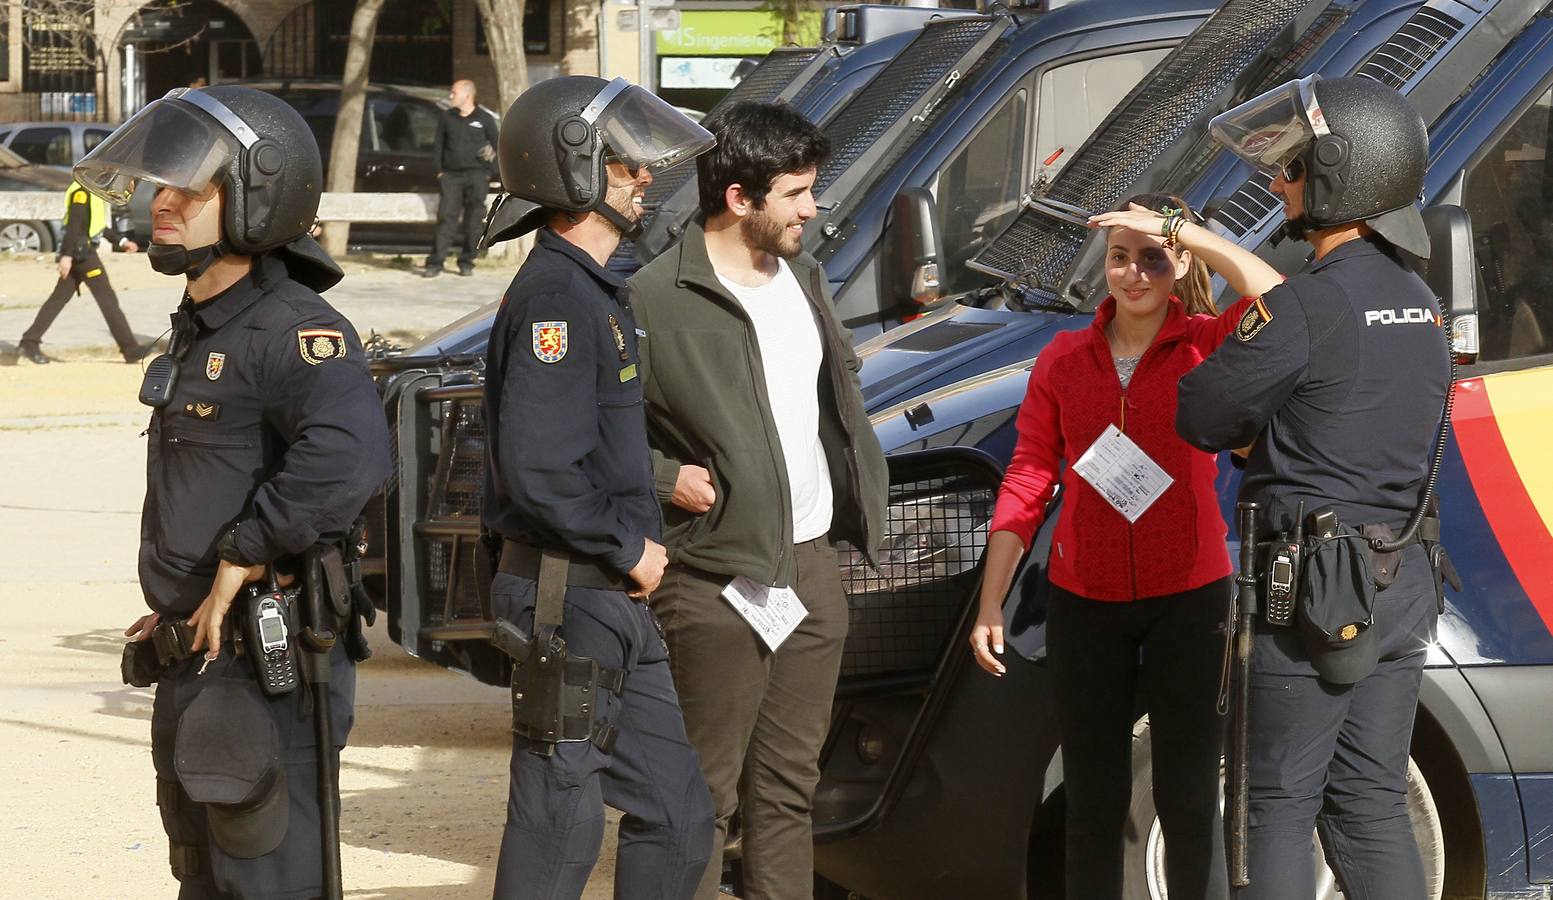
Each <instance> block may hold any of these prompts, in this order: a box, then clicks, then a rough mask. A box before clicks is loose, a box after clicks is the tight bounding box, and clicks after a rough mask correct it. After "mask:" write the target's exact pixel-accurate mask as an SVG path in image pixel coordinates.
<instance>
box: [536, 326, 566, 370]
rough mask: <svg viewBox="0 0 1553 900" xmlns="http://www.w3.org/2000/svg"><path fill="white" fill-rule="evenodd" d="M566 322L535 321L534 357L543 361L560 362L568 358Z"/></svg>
mask: <svg viewBox="0 0 1553 900" xmlns="http://www.w3.org/2000/svg"><path fill="white" fill-rule="evenodd" d="M566 347H567V341H566V323H565V322H535V323H534V358H535V359H537V360H539V361H540V362H542V363H558V362H560V361H561V360H562V359H565V358H566Z"/></svg>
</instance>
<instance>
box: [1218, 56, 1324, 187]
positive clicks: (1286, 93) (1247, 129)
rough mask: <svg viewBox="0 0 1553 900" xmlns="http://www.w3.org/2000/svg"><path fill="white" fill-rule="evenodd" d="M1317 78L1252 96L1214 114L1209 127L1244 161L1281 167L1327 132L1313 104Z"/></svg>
mask: <svg viewBox="0 0 1553 900" xmlns="http://www.w3.org/2000/svg"><path fill="white" fill-rule="evenodd" d="M1319 77H1320V76H1317V75H1307V76H1306V77H1304V78H1300V79H1296V80H1294V81H1290V82H1287V83H1285V84H1282V85H1279V86H1278V87H1275V88H1273V89H1272V90H1270V91H1268V92H1267V93H1265V94H1262V95H1261V96H1259V97H1253V98H1252V99H1250V100H1247V101H1246V102H1244V103H1242V104H1240V105H1239V106H1237V107H1235V108H1234V109H1231V110H1228V111H1226V112H1222V113H1220V114H1219V115H1217V116H1214V117H1213V121H1212V122H1210V123H1208V130H1209V132H1211V133H1212V134H1213V136H1214V137H1215V138H1216V139H1217V140H1218V141H1219V143H1221V144H1223V145H1224V146H1225V147H1227V148H1229V151H1230V152H1231V153H1233V154H1235V155H1236V156H1238V157H1240V158H1241V159H1243V160H1245V161H1246V162H1249V163H1251V164H1252V165H1255V166H1260V167H1261V168H1264V169H1270V170H1277V169H1282V168H1283V167H1284V166H1286V165H1288V164H1289V162H1290V161H1292V160H1293V159H1294V158H1295V157H1296V156H1299V154H1300V151H1301V150H1303V149H1305V146H1306V145H1307V144H1309V143H1310V142H1311V141H1313V140H1315V139H1316V138H1318V137H1320V136H1322V135H1324V134H1328V133H1329V132H1328V131H1327V126H1326V118H1325V117H1324V116H1323V115H1322V114H1321V106H1320V105H1319V104H1317V103H1316V90H1315V83H1316V81H1317V79H1318V78H1319Z"/></svg>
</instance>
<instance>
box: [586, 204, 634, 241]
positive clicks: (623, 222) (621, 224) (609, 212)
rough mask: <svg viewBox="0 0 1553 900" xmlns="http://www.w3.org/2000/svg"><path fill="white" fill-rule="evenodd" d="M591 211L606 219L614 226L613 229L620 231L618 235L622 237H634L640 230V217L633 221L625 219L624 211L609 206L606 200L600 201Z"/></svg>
mask: <svg viewBox="0 0 1553 900" xmlns="http://www.w3.org/2000/svg"><path fill="white" fill-rule="evenodd" d="M593 211H594V212H596V213H598V214H599V215H601V216H603V217H604V218H605V219H606V220H608V221H609V224H611V225H613V226H615V229H616V230H617V231H619V232H620V236H621V237H623V238H634V237H636V236H637V234H638V233H640V232H641V230H642V221H641V220H640V219H638V220H636V221H635V222H633V221H631V220H630V219H627V218H626V217H625V213H623V212H621V211H620V210H618V209H615V208H614V207H613V206H610V205H609V204H608V203H607V202H606V203H600V204H599V205H598V207H597V208H596V209H594V210H593Z"/></svg>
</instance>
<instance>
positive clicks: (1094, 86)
mask: <svg viewBox="0 0 1553 900" xmlns="http://www.w3.org/2000/svg"><path fill="white" fill-rule="evenodd" d="M1169 52H1170V49H1169V48H1168V47H1161V48H1158V49H1154V50H1134V51H1132V52H1131V53H1118V54H1115V55H1113V56H1101V57H1096V58H1095V59H1085V60H1080V61H1079V62H1074V63H1068V64H1067V65H1065V66H1057V67H1056V68H1053V69H1048V70H1047V71H1046V73H1045V74H1044V75H1042V76H1041V97H1040V102H1039V104H1038V105H1037V106H1036V113H1035V115H1036V121H1035V173H1034V174H1035V176H1036V177H1040V176H1041V175H1045V176H1047V177H1048V178H1050V177H1051V176H1052V175H1055V174H1056V173H1057V171H1058V170H1059V169H1061V168H1062V167H1063V166H1065V165H1067V164H1068V160H1070V159H1072V158H1073V154H1074V152H1075V151H1077V150H1078V148H1079V147H1081V146H1082V145H1083V143H1084V141H1086V140H1088V139H1089V136H1090V135H1091V134H1093V133H1094V131H1095V129H1096V128H1099V127H1100V123H1101V121H1103V120H1104V119H1105V117H1106V116H1108V115H1110V113H1111V110H1112V109H1114V108H1115V107H1116V104H1118V103H1120V102H1121V101H1122V98H1123V97H1126V96H1127V94H1128V92H1129V91H1131V90H1132V89H1133V88H1134V87H1135V86H1136V85H1137V84H1138V82H1140V81H1142V80H1143V76H1145V75H1147V74H1148V73H1149V71H1150V70H1151V69H1153V68H1154V66H1155V65H1157V64H1158V63H1159V61H1160V60H1162V59H1164V58H1165V54H1167V53H1169ZM1058 151H1061V152H1060V153H1059V152H1058ZM1053 156H1055V157H1056V159H1052V157H1053ZM1048 160H1050V163H1048V162H1047V161H1048Z"/></svg>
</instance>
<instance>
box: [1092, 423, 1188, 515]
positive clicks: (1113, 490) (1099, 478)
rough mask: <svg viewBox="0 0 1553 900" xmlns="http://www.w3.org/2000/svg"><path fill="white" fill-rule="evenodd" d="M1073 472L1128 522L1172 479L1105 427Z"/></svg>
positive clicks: (1122, 436) (1126, 439)
mask: <svg viewBox="0 0 1553 900" xmlns="http://www.w3.org/2000/svg"><path fill="white" fill-rule="evenodd" d="M1073 471H1075V472H1077V473H1078V475H1079V477H1080V478H1082V479H1084V480H1085V481H1087V482H1089V484H1090V486H1091V487H1093V488H1094V489H1095V490H1097V491H1099V492H1100V496H1102V497H1104V498H1105V499H1106V501H1107V502H1109V503H1110V504H1111V505H1112V506H1114V507H1116V511H1117V512H1119V513H1121V514H1122V515H1123V516H1126V517H1127V521H1129V522H1136V521H1138V517H1139V516H1141V515H1143V512H1144V510H1146V509H1148V508H1149V507H1150V506H1153V505H1154V501H1155V500H1158V499H1159V495H1160V494H1163V493H1164V492H1165V488H1168V487H1170V484H1171V482H1173V481H1174V480H1175V479H1173V478H1171V477H1170V476H1169V475H1168V474H1167V473H1166V472H1165V470H1164V469H1161V468H1160V467H1159V465H1158V464H1157V463H1155V462H1154V460H1152V459H1149V455H1148V454H1147V453H1144V452H1143V450H1142V448H1140V447H1139V446H1138V445H1137V444H1135V443H1133V442H1132V438H1130V437H1128V436H1127V435H1125V434H1122V432H1121V431H1120V430H1119V429H1118V428H1117V427H1116V426H1115V425H1107V426H1106V429H1105V431H1104V432H1103V433H1102V434H1101V435H1100V437H1099V438H1097V439H1096V440H1095V442H1094V443H1093V444H1090V445H1089V449H1088V450H1085V451H1084V455H1083V456H1080V457H1079V458H1078V462H1076V463H1074V464H1073Z"/></svg>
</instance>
